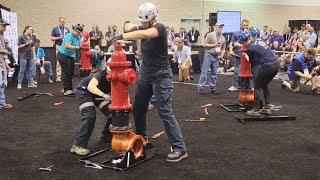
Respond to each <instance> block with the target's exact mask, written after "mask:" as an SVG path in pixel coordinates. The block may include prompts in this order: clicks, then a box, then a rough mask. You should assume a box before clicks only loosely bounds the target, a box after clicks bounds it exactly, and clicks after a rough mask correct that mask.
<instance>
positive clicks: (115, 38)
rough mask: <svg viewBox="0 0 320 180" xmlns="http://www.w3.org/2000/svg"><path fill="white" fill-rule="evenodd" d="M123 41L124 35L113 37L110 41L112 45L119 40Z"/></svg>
mask: <svg viewBox="0 0 320 180" xmlns="http://www.w3.org/2000/svg"><path fill="white" fill-rule="evenodd" d="M122 39H123V35H122V34H121V35H119V36H113V37H112V38H111V39H110V40H109V41H111V42H112V43H114V42H116V41H118V40H122Z"/></svg>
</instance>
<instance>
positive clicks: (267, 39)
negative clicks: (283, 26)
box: [261, 26, 273, 44]
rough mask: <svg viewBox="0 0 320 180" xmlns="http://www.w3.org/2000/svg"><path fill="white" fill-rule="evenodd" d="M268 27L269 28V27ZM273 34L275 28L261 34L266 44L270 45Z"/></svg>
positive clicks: (270, 27)
mask: <svg viewBox="0 0 320 180" xmlns="http://www.w3.org/2000/svg"><path fill="white" fill-rule="evenodd" d="M267 27H268V26H267ZM272 34H273V27H272V26H269V27H268V29H267V31H266V32H264V33H262V34H261V39H262V40H263V41H264V42H265V43H266V44H270V39H271V36H272Z"/></svg>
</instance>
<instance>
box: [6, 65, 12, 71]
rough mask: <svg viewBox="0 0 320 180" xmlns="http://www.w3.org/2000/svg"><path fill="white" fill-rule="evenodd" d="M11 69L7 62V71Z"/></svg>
mask: <svg viewBox="0 0 320 180" xmlns="http://www.w3.org/2000/svg"><path fill="white" fill-rule="evenodd" d="M10 69H11V68H10V66H9V65H8V64H7V65H6V70H7V72H9V71H10Z"/></svg>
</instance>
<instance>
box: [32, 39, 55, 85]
mask: <svg viewBox="0 0 320 180" xmlns="http://www.w3.org/2000/svg"><path fill="white" fill-rule="evenodd" d="M35 56H36V62H35V65H34V67H33V73H34V74H35V73H36V69H37V68H36V66H40V71H41V74H47V75H46V77H47V80H48V82H49V83H53V81H52V66H51V62H50V61H47V60H45V56H46V54H45V53H44V50H43V49H42V48H41V47H40V40H39V39H36V40H35Z"/></svg>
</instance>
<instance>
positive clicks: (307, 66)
mask: <svg viewBox="0 0 320 180" xmlns="http://www.w3.org/2000/svg"><path fill="white" fill-rule="evenodd" d="M315 55H316V50H315V49H314V48H309V49H307V50H306V52H304V53H299V54H297V55H295V56H294V57H293V59H292V61H291V62H290V64H289V66H288V76H289V79H290V82H287V81H283V82H282V88H283V89H285V88H287V89H288V90H289V91H292V92H299V91H300V89H299V83H300V78H306V79H309V80H310V81H311V86H312V87H311V91H312V93H313V94H320V92H319V90H318V89H317V75H316V74H317V73H318V72H319V66H317V62H316V60H315ZM309 72H311V73H309Z"/></svg>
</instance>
